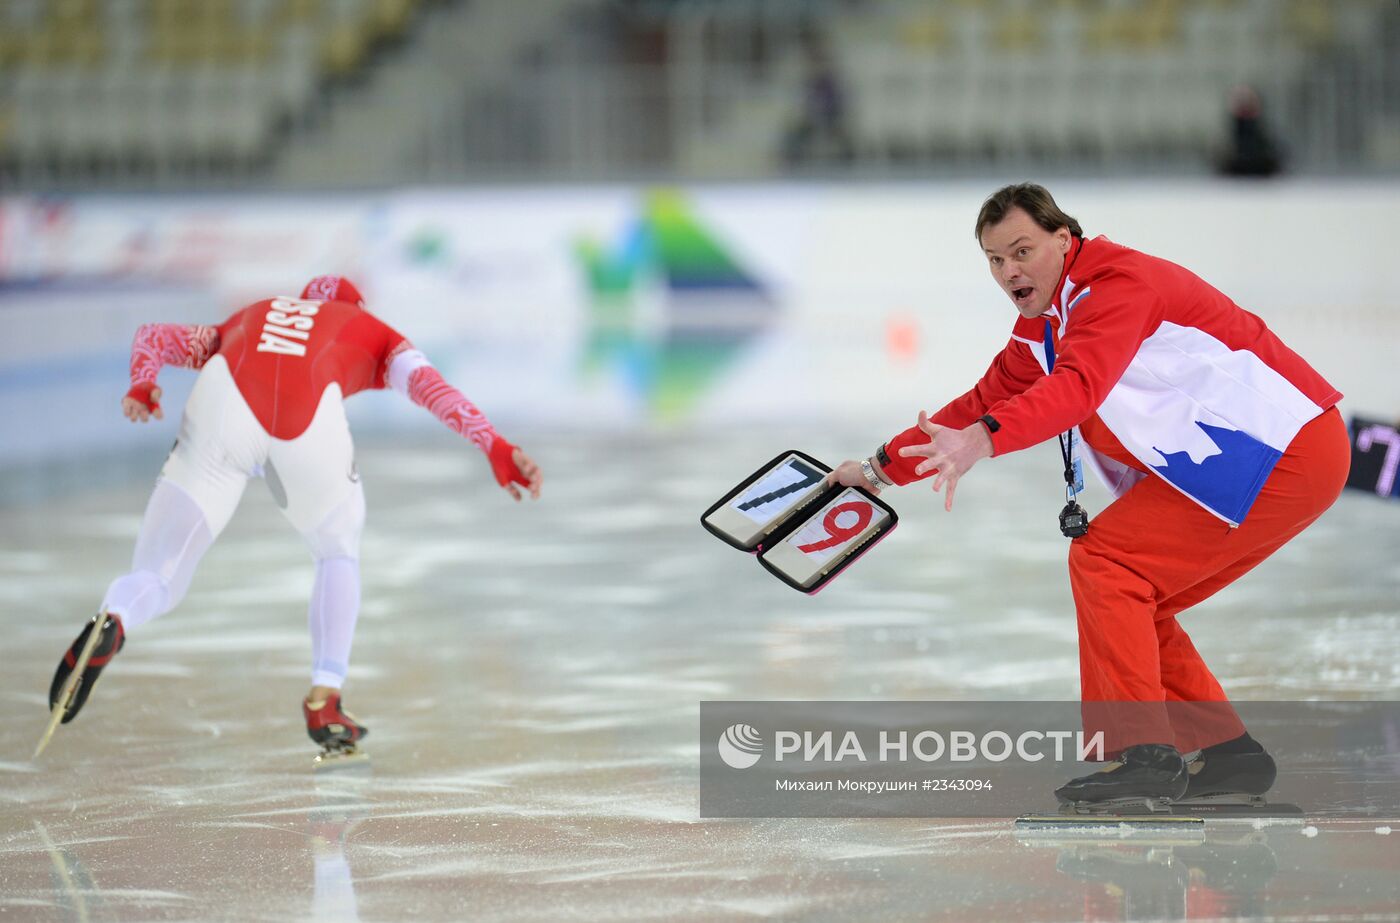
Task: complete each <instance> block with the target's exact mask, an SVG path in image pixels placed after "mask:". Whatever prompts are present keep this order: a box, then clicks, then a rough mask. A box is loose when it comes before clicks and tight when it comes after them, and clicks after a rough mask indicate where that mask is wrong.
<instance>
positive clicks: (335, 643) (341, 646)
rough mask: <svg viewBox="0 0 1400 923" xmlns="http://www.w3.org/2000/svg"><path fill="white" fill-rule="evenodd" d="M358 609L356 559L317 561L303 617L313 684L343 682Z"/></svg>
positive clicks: (358, 584) (358, 566) (358, 590)
mask: <svg viewBox="0 0 1400 923" xmlns="http://www.w3.org/2000/svg"><path fill="white" fill-rule="evenodd" d="M359 613H360V562H359V561H356V560H355V559H354V558H326V559H324V560H320V561H317V562H316V586H315V589H314V590H313V591H312V594H311V606H310V609H309V611H308V617H307V622H308V624H309V625H310V628H311V683H312V685H313V686H326V687H330V688H331V689H339V688H340V687H341V685H343V684H344V682H345V674H346V672H347V670H348V669H349V663H350V646H351V644H352V643H353V642H354V639H355V621H356V619H357V618H358V617H359Z"/></svg>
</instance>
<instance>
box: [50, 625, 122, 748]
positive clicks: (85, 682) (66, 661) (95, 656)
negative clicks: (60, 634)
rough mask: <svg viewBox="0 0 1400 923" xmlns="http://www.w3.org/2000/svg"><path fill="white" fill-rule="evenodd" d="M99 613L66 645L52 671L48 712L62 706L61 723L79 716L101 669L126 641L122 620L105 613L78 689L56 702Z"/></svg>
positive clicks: (79, 680)
mask: <svg viewBox="0 0 1400 923" xmlns="http://www.w3.org/2000/svg"><path fill="white" fill-rule="evenodd" d="M99 618H101V616H100V615H99V616H94V617H93V618H92V620H91V621H89V622H88V623H87V625H86V626H85V627H84V628H83V631H82V633H81V634H79V635H78V639H77V640H76V641H74V642H73V646H72V647H70V648H68V653H66V654H64V655H63V659H62V660H60V661H59V662H58V669H57V670H55V671H54V674H53V682H52V683H50V684H49V711H53V710H54V709H55V708H60V707H63V705H66V706H67V707H66V709H65V710H64V713H63V723H64V724H67V723H68V722H70V721H72V720H73V719H74V718H76V717H77V716H78V712H79V711H81V710H82V707H83V705H84V703H86V702H87V700H88V696H89V695H90V694H91V693H92V687H93V686H95V685H97V678H98V677H99V676H101V675H102V668H103V667H105V666H107V664H109V663H111V661H112V658H113V657H115V656H117V651H120V650H121V649H122V647H123V646H124V645H125V644H126V632H125V631H123V630H122V620H121V619H120V618H119V617H118V616H115V615H109V616H107V621H105V622H104V623H103V624H102V636H101V638H99V639H98V641H97V647H96V648H95V649H94V650H93V652H92V659H91V660H89V661H88V662H87V667H85V668H84V669H83V675H82V676H81V677H79V679H78V685H77V688H76V689H74V690H73V694H72V697H71V699H70V700H69V701H68V702H66V703H62V705H61V704H60V703H59V701H58V699H59V696H60V695H61V694H62V693H63V684H64V683H65V682H66V681H67V680H68V677H69V676H71V675H72V673H73V668H74V667H76V666H77V665H78V657H79V656H80V655H81V654H82V651H83V647H84V645H86V644H87V641H88V638H89V637H91V635H92V628H93V626H94V625H96V624H97V620H98V619H99Z"/></svg>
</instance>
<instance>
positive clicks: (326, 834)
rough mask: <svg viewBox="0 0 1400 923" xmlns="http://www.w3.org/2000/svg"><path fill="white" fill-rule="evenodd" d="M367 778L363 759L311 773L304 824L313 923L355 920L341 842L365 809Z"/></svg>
mask: <svg viewBox="0 0 1400 923" xmlns="http://www.w3.org/2000/svg"><path fill="white" fill-rule="evenodd" d="M369 782H370V769H369V764H368V763H360V764H353V765H350V766H345V767H341V768H336V769H329V770H323V771H321V772H319V773H318V774H317V775H316V778H315V788H316V796H317V805H316V807H314V808H313V809H312V810H311V811H310V812H308V813H307V815H306V828H307V841H308V843H309V844H310V848H311V860H312V863H313V865H314V868H315V872H314V877H313V885H312V891H311V919H312V920H313V921H317V923H322V921H324V923H359V919H360V910H359V905H358V903H357V901H356V900H355V877H354V874H353V872H352V871H351V868H350V860H349V859H348V858H346V855H345V846H346V841H347V838H348V837H349V835H350V831H351V830H352V829H353V828H354V827H355V825H356V824H358V823H359V822H360V821H361V820H363V819H365V818H366V817H368V816H369V814H370V808H371V803H370V801H369V800H368V797H369Z"/></svg>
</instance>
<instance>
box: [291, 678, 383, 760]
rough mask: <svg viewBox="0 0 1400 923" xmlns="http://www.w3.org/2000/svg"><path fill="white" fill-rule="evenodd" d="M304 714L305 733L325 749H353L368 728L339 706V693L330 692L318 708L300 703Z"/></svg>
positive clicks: (367, 731) (366, 732)
mask: <svg viewBox="0 0 1400 923" xmlns="http://www.w3.org/2000/svg"><path fill="white" fill-rule="evenodd" d="M301 710H302V714H304V715H305V716H306V733H307V734H308V735H309V736H310V737H311V739H312V740H314V741H315V742H316V743H318V744H320V745H321V747H322V749H324V750H326V751H339V750H354V749H355V745H356V744H357V743H358V742H359V741H360V740H361V739H363V738H364V736H365V735H366V734H368V733H369V728H367V727H365V726H364V725H362V724H360V723H359V722H358V721H356V720H355V717H354V716H353V715H351V714H350V713H349V712H347V711H344V710H343V709H342V708H341V707H340V693H338V692H337V693H332V694H331V695H329V696H327V697H326V701H325V702H324V703H323V704H322V705H321V706H320V707H319V708H312V707H311V706H310V705H309V704H308V703H306V702H302V703H301Z"/></svg>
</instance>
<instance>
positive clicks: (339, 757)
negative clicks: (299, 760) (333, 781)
mask: <svg viewBox="0 0 1400 923" xmlns="http://www.w3.org/2000/svg"><path fill="white" fill-rule="evenodd" d="M311 768H312V769H314V770H315V771H316V772H330V771H332V770H338V769H360V770H365V769H369V754H368V753H366V752H365V751H363V750H361V749H360V748H359V747H347V748H345V749H343V750H330V749H327V750H322V751H321V752H320V753H318V754H316V759H314V760H312V761H311Z"/></svg>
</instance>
